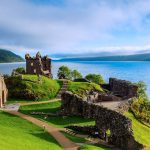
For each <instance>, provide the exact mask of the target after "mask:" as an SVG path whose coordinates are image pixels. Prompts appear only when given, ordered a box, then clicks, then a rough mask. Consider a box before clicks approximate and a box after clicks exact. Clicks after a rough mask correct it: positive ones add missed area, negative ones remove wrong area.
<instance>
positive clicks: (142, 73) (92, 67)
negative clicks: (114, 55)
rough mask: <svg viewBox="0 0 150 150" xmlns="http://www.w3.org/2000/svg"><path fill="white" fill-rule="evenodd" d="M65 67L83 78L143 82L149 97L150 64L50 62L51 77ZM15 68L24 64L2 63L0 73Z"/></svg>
mask: <svg viewBox="0 0 150 150" xmlns="http://www.w3.org/2000/svg"><path fill="white" fill-rule="evenodd" d="M62 65H66V66H68V67H70V68H72V69H77V70H79V71H80V72H81V73H82V74H83V75H84V76H85V75H86V74H88V73H97V74H101V75H102V76H103V77H104V79H105V80H106V81H107V82H108V79H109V77H116V78H119V79H125V80H129V81H132V82H138V81H144V82H145V83H146V85H147V93H148V95H149V97H150V62H118V61H117V62H115V61H113V62H110V61H109V62H106V61H104V62H103V61H95V62H91V61H84V62H56V61H53V62H52V73H53V77H54V78H56V77H57V70H58V68H59V67H60V66H62ZM17 67H25V63H2V64H0V73H2V74H11V72H12V70H13V69H15V68H17Z"/></svg>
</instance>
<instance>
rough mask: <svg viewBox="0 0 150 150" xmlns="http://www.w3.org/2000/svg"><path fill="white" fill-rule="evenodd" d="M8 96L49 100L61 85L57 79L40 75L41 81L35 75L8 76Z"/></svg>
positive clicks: (54, 95)
mask: <svg viewBox="0 0 150 150" xmlns="http://www.w3.org/2000/svg"><path fill="white" fill-rule="evenodd" d="M5 81H6V85H7V88H8V91H9V98H13V99H24V100H49V99H52V98H55V97H56V95H57V93H58V91H59V89H60V87H61V85H60V83H59V81H56V80H51V79H49V78H47V77H44V76H42V79H41V82H39V81H38V77H37V76H36V75H23V76H22V79H21V78H20V77H19V76H16V77H9V78H7V79H6V80H5Z"/></svg>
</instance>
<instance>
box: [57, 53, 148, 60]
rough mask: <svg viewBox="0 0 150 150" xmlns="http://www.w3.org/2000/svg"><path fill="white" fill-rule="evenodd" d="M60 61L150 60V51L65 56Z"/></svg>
mask: <svg viewBox="0 0 150 150" xmlns="http://www.w3.org/2000/svg"><path fill="white" fill-rule="evenodd" d="M60 61H150V53H144V54H133V55H116V56H102V57H100V56H98V57H80V58H78V57H74V58H63V59H60Z"/></svg>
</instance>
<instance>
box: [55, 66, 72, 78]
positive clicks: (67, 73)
mask: <svg viewBox="0 0 150 150" xmlns="http://www.w3.org/2000/svg"><path fill="white" fill-rule="evenodd" d="M62 75H63V76H65V78H66V79H71V70H70V69H69V68H68V67H67V66H61V67H59V69H58V73H57V76H58V78H60V77H61V76H62Z"/></svg>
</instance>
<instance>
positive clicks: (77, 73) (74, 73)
mask: <svg viewBox="0 0 150 150" xmlns="http://www.w3.org/2000/svg"><path fill="white" fill-rule="evenodd" d="M71 77H72V80H74V79H77V78H82V74H81V73H80V72H79V71H78V70H73V71H72V72H71Z"/></svg>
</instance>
